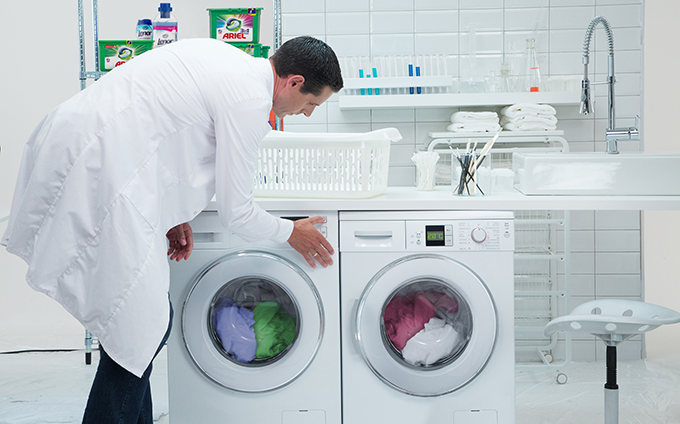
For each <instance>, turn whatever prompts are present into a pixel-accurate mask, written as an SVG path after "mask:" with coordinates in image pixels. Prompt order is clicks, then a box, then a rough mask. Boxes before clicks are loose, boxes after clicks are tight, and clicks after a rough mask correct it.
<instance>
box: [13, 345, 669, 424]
mask: <svg viewBox="0 0 680 424" xmlns="http://www.w3.org/2000/svg"><path fill="white" fill-rule="evenodd" d="M93 358H94V360H93V362H95V364H93V365H90V366H87V365H85V362H84V353H83V352H62V353H23V354H12V355H0V424H38V423H40V424H44V423H74V424H76V423H80V420H81V418H82V413H83V408H84V407H85V402H86V400H87V393H88V391H89V387H90V383H91V381H92V378H93V376H94V373H95V370H96V359H97V353H94V354H93ZM166 365H167V356H166V354H165V350H163V351H162V352H161V354H160V355H159V356H158V358H157V359H156V362H155V363H154V372H153V374H152V377H151V380H152V381H151V384H152V391H153V398H154V420H155V421H156V422H157V423H163V424H168V423H169V422H170V418H169V416H168V396H167V371H166ZM618 365H619V366H618V368H619V373H618V382H619V387H620V389H619V391H620V422H621V423H640V424H656V423H665V424H680V355H678V354H677V352H669V354H668V355H667V356H666V357H663V358H658V359H655V360H654V361H643V360H637V361H619V364H618ZM561 371H562V372H564V373H566V374H567V375H568V382H567V383H566V384H564V385H560V384H557V383H555V381H554V377H555V372H554V371H547V370H539V371H517V372H516V388H517V423H518V424H562V423H564V424H566V423H570V424H572V423H578V424H590V423H602V422H604V414H603V404H604V395H603V385H604V379H605V366H604V363H603V362H582V363H576V362H573V363H571V364H569V365H567V366H566V367H565V368H563V369H562V370H561Z"/></svg>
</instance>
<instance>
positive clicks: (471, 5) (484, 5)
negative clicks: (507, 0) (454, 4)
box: [459, 0, 503, 9]
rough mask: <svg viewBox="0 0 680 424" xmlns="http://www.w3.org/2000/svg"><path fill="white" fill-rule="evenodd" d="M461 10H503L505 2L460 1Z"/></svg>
mask: <svg viewBox="0 0 680 424" xmlns="http://www.w3.org/2000/svg"><path fill="white" fill-rule="evenodd" d="M459 7H460V8H461V9H502V8H503V0H459Z"/></svg>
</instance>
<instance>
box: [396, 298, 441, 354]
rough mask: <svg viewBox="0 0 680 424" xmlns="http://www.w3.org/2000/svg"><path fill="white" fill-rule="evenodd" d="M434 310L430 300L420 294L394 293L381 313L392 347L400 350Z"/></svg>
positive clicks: (431, 316)
mask: <svg viewBox="0 0 680 424" xmlns="http://www.w3.org/2000/svg"><path fill="white" fill-rule="evenodd" d="M434 312H435V309H434V305H433V304H432V302H430V301H429V300H428V299H427V298H426V297H425V296H423V295H421V294H416V293H415V292H412V293H408V294H407V295H406V296H404V295H402V294H396V295H395V296H394V297H393V298H392V300H391V301H390V303H389V304H387V306H386V307H385V312H384V314H383V320H384V323H385V330H386V331H387V336H388V337H389V339H390V341H391V342H392V344H393V345H394V347H396V348H397V349H399V350H402V349H403V348H404V346H406V342H407V341H408V340H409V339H410V338H411V337H413V336H414V335H416V334H417V333H418V332H419V331H420V330H422V329H423V328H425V323H426V322H428V321H430V319H432V318H433V317H434Z"/></svg>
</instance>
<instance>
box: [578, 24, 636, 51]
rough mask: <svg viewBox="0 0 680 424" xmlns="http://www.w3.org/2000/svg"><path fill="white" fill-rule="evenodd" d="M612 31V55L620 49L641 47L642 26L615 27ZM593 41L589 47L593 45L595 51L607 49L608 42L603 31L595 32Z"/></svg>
mask: <svg viewBox="0 0 680 424" xmlns="http://www.w3.org/2000/svg"><path fill="white" fill-rule="evenodd" d="M612 32H613V33H614V57H616V53H617V52H620V51H622V50H640V49H642V27H634V28H616V29H614V30H612ZM594 41H595V43H594V44H591V46H590V47H591V49H592V48H593V47H594V48H595V51H597V52H608V51H609V42H608V39H607V35H606V33H605V32H604V31H603V32H596V33H595V37H594Z"/></svg>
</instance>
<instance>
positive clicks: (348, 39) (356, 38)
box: [326, 34, 371, 58]
mask: <svg viewBox="0 0 680 424" xmlns="http://www.w3.org/2000/svg"><path fill="white" fill-rule="evenodd" d="M326 38H327V40H326V42H327V43H328V45H329V46H331V47H332V48H333V51H334V52H335V54H336V55H337V56H338V57H339V58H340V57H345V56H369V55H370V54H371V43H370V40H371V38H370V36H369V35H368V34H362V35H329V36H328V37H326Z"/></svg>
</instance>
